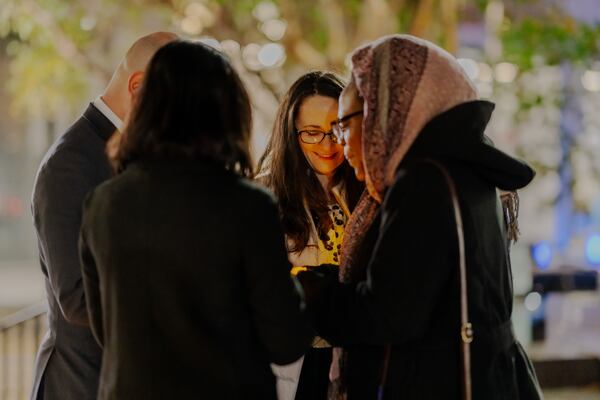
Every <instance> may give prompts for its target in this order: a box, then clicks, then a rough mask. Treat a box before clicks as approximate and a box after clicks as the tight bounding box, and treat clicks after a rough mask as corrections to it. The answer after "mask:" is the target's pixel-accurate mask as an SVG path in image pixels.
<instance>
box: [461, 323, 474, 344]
mask: <svg viewBox="0 0 600 400" xmlns="http://www.w3.org/2000/svg"><path fill="white" fill-rule="evenodd" d="M460 337H461V339H462V341H463V343H471V342H472V341H473V325H472V324H471V323H470V322H467V323H464V324H463V325H462V326H461V328H460Z"/></svg>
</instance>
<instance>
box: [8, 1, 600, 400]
mask: <svg viewBox="0 0 600 400" xmlns="http://www.w3.org/2000/svg"><path fill="white" fill-rule="evenodd" d="M155 30H170V31H174V32H176V33H179V34H181V35H183V36H185V37H188V38H194V39H198V40H202V41H205V42H206V43H208V44H210V45H212V46H215V47H217V48H219V49H221V50H222V51H224V52H225V53H227V54H228V55H229V57H230V58H231V60H232V61H233V63H234V65H235V66H236V68H237V69H238V71H239V72H240V74H241V75H242V77H243V79H244V81H245V83H246V85H247V86H248V88H249V92H250V94H251V96H252V103H253V106H254V118H255V126H254V136H253V142H252V145H253V153H254V155H255V158H258V157H259V156H260V154H261V153H262V151H263V149H264V146H265V144H266V141H267V139H268V136H269V134H270V129H271V124H272V120H273V116H274V114H275V109H276V107H277V105H278V101H279V99H280V98H281V95H282V94H283V92H284V91H285V90H286V89H287V88H288V86H289V85H290V84H291V82H292V81H293V80H294V79H295V78H296V77H298V76H299V75H300V74H302V73H304V72H306V71H308V70H310V69H315V68H326V69H332V70H335V71H337V72H339V73H341V74H343V75H344V76H347V75H348V66H349V64H348V53H349V52H350V51H351V50H352V49H353V48H355V47H356V46H358V45H360V44H362V43H364V42H366V41H368V40H372V39H375V38H377V37H379V36H382V35H385V34H389V33H411V34H413V35H416V36H420V37H423V38H426V39H429V40H432V41H434V42H436V43H438V44H439V45H441V46H443V47H444V48H446V49H447V50H448V51H450V52H451V53H453V54H455V55H456V56H457V57H458V58H459V59H460V62H461V64H462V65H463V67H464V68H465V70H466V71H467V73H468V74H469V76H470V77H471V78H472V79H473V80H474V81H475V82H476V84H477V87H478V89H479V91H480V95H481V97H482V98H485V99H490V100H491V101H493V102H495V103H496V111H495V113H494V116H493V118H492V122H491V125H490V127H489V129H488V135H489V136H490V137H491V138H492V139H493V140H494V141H495V143H496V145H497V146H498V147H500V148H501V149H503V150H505V151H507V152H509V153H511V154H514V155H517V156H519V157H522V158H524V159H525V160H527V161H528V162H529V163H531V164H532V165H533V166H534V167H535V168H536V170H537V172H538V175H537V177H536V179H535V180H534V182H533V183H532V184H531V185H530V186H529V187H528V188H527V189H525V190H523V191H522V193H521V215H520V226H521V233H522V236H521V240H520V241H519V243H518V244H517V245H516V246H515V247H514V248H513V250H512V260H513V269H514V279H515V310H514V322H515V329H516V331H517V335H518V337H519V339H520V340H521V341H522V342H523V343H524V345H525V346H526V348H527V349H528V352H529V353H530V355H531V356H532V358H533V359H534V362H535V366H536V370H537V372H538V376H539V378H540V381H541V383H542V385H543V387H544V393H545V394H546V398H547V399H550V400H553V399H554V400H557V399H569V400H576V399H583V400H586V399H600V289H599V285H598V273H599V271H600V0H512V1H508V0H507V1H499V0H302V1H292V0H279V1H260V0H240V1H233V0H162V1H159V0H131V1H128V2H122V1H119V0H79V1H65V0H0V400H8V399H11V400H12V399H24V398H26V396H27V395H28V393H29V389H30V382H31V370H32V366H33V358H34V356H35V351H36V349H37V343H38V342H39V340H40V338H41V336H42V335H43V333H44V332H45V319H44V304H43V302H42V300H43V298H44V291H43V279H42V278H43V277H42V273H41V270H40V268H39V265H38V262H37V244H36V241H35V235H34V231H33V228H32V218H31V213H30V195H31V190H32V185H33V180H34V177H35V172H36V169H37V166H38V163H39V161H40V160H41V157H42V156H43V154H44V152H45V151H46V150H47V149H48V147H49V146H50V144H51V143H52V142H53V141H54V140H55V139H56V138H57V137H58V136H59V135H60V134H61V133H62V132H63V131H64V130H65V129H66V128H67V127H68V126H69V125H70V123H71V122H72V121H74V119H76V118H77V117H78V116H79V114H80V113H81V112H82V111H83V110H84V109H85V108H86V106H87V104H88V103H89V102H90V101H91V100H93V99H94V98H95V97H96V96H97V95H98V94H99V93H100V91H101V90H102V88H103V87H104V85H105V84H106V83H107V82H108V79H109V78H110V76H111V74H112V71H113V69H114V68H115V67H116V66H117V64H118V63H119V61H120V59H121V57H122V56H123V54H124V53H125V51H126V50H127V48H128V47H129V46H130V45H131V43H132V42H133V41H134V40H135V39H136V38H137V37H139V36H140V35H143V34H146V33H148V32H151V31H155Z"/></svg>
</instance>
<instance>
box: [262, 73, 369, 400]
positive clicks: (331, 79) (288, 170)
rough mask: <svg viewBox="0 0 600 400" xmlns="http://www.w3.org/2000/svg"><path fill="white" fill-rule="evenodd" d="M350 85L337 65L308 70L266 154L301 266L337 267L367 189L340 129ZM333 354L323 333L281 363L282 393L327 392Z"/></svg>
mask: <svg viewBox="0 0 600 400" xmlns="http://www.w3.org/2000/svg"><path fill="white" fill-rule="evenodd" d="M343 87H344V83H343V82H342V80H341V79H340V78H339V77H338V76H336V75H335V74H333V73H330V72H323V71H314V72H310V73H307V74H305V75H303V76H301V77H300V78H299V79H298V80H297V81H296V82H295V83H294V84H293V85H292V86H291V87H290V89H289V90H288V92H287V93H286V95H285V97H284V99H283V101H282V103H281V105H280V107H279V110H278V112H277V116H276V119H275V123H274V126H273V134H272V136H271V139H270V141H269V143H268V145H267V149H266V151H265V153H264V155H263V156H262V158H261V160H260V162H259V173H258V179H259V180H260V181H261V182H263V183H264V184H265V185H266V186H267V187H269V188H270V189H271V190H272V191H273V192H274V193H275V195H276V196H277V197H278V199H279V215H280V218H281V220H282V224H283V229H284V232H285V235H286V239H287V246H288V256H289V259H290V262H291V264H292V265H293V269H292V273H293V274H295V273H297V272H298V271H302V270H306V269H311V270H318V271H322V272H325V273H335V274H337V268H336V267H337V266H338V265H339V261H340V249H341V247H342V240H343V236H344V227H345V225H346V221H347V220H348V218H349V216H350V212H351V211H352V209H353V208H354V206H355V204H356V203H357V201H358V198H359V196H360V194H361V193H362V190H363V185H362V184H361V183H360V182H359V181H358V180H357V179H356V178H355V177H354V173H353V171H352V168H350V165H349V164H348V162H347V161H345V159H344V152H343V146H341V145H340V144H339V143H338V142H337V139H336V137H335V135H334V134H333V128H334V126H336V125H337V118H336V117H337V110H338V97H339V95H340V93H341V91H342V89H343ZM317 334H318V332H317ZM331 357H332V350H331V346H330V345H329V344H328V343H327V342H326V341H324V340H322V339H320V338H318V337H317V338H316V339H315V341H314V342H313V347H312V348H311V349H310V350H309V351H308V352H307V354H306V355H305V356H304V359H303V360H299V361H298V362H296V363H295V364H292V365H289V366H287V367H275V368H274V372H275V374H276V375H277V377H278V394H279V399H280V400H282V399H290V400H292V399H297V400H299V399H310V400H320V399H326V397H327V389H328V385H329V367H330V364H331ZM298 381H299V383H298ZM296 385H297V386H296Z"/></svg>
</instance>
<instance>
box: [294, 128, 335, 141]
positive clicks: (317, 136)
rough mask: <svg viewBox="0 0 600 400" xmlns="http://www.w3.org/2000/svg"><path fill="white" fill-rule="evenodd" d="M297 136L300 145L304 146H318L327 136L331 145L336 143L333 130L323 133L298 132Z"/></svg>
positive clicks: (318, 131)
mask: <svg viewBox="0 0 600 400" xmlns="http://www.w3.org/2000/svg"><path fill="white" fill-rule="evenodd" d="M298 135H299V136H300V140H301V141H302V143H306V144H319V143H321V142H322V141H323V139H325V136H329V139H331V141H332V142H333V143H337V142H338V140H337V137H336V135H335V134H334V133H333V130H331V131H329V132H323V131H320V130H318V129H307V130H301V131H298Z"/></svg>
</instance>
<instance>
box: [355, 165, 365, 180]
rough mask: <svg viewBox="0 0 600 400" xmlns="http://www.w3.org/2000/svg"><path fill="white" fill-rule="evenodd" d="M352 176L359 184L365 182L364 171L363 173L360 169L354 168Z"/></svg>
mask: <svg viewBox="0 0 600 400" xmlns="http://www.w3.org/2000/svg"><path fill="white" fill-rule="evenodd" d="M354 175H355V176H356V179H357V180H359V181H360V182H364V181H365V171H363V169H362V168H354Z"/></svg>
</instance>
